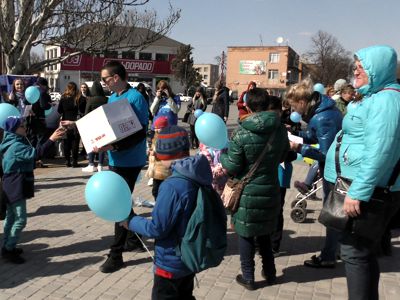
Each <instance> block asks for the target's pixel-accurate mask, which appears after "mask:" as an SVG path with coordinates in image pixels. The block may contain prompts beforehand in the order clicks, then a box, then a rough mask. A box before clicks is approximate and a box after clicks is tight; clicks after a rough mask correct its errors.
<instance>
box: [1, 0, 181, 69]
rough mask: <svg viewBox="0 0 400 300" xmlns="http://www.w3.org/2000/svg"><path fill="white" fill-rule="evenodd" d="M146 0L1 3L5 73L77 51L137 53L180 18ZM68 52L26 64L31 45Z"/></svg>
mask: <svg viewBox="0 0 400 300" xmlns="http://www.w3.org/2000/svg"><path fill="white" fill-rule="evenodd" d="M149 1H150V0H101V1H98V0H64V1H62V0H14V1H10V0H0V45H1V47H2V50H3V52H4V58H5V65H6V68H7V72H8V73H12V74H24V73H25V74H27V73H31V72H34V71H37V70H40V69H42V68H43V67H45V66H49V65H52V64H56V63H59V62H61V61H63V60H65V59H67V58H68V57H71V56H74V55H77V54H80V53H99V52H100V53H102V52H104V51H108V50H117V49H122V48H124V49H127V48H129V49H128V50H135V49H139V50H140V49H142V48H144V47H146V46H148V45H149V44H151V43H152V42H154V41H156V40H158V39H160V38H162V37H163V36H165V35H166V34H167V33H169V32H170V30H171V28H172V27H173V26H174V25H175V24H176V22H177V21H178V20H179V18H180V9H174V8H173V7H172V6H171V4H169V8H168V12H169V14H168V16H167V17H166V18H165V19H162V20H159V18H158V15H157V12H156V11H154V10H146V9H145V6H146V4H147V3H148V2H149ZM37 45H59V46H62V47H66V48H68V49H69V51H68V52H66V53H63V54H62V55H61V56H60V57H57V58H51V59H49V58H46V59H45V60H42V61H40V62H37V63H34V64H30V63H29V56H30V52H31V49H32V47H34V46H37Z"/></svg>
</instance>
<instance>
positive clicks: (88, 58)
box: [43, 37, 182, 92]
mask: <svg viewBox="0 0 400 300" xmlns="http://www.w3.org/2000/svg"><path fill="white" fill-rule="evenodd" d="M181 45H182V43H180V42H178V41H175V40H173V39H170V38H167V37H163V38H161V39H160V40H157V41H156V42H154V43H153V44H151V45H150V46H148V47H147V48H145V49H144V50H141V51H129V50H124V49H122V50H118V51H105V52H103V53H98V54H93V55H90V54H79V55H75V56H72V57H69V58H68V59H66V60H64V61H62V62H61V63H59V64H56V65H52V66H49V67H46V68H45V71H44V74H43V76H44V77H46V78H47V79H48V81H49V86H50V88H51V89H52V90H54V91H61V92H62V91H63V90H64V89H65V87H66V85H67V83H68V82H70V81H73V82H75V83H77V84H80V83H82V82H87V81H94V80H100V73H99V72H100V70H101V68H102V67H103V66H104V65H105V64H106V63H107V62H108V61H110V60H117V61H120V62H121V63H122V64H123V65H124V66H125V68H126V70H127V73H128V81H140V82H145V83H147V84H149V85H150V86H151V87H152V88H153V90H155V87H156V84H157V82H158V81H159V80H162V79H163V80H167V81H168V82H169V83H170V85H171V88H172V90H174V91H180V90H182V86H181V84H180V83H179V81H177V80H176V79H175V78H174V77H173V73H172V70H171V64H172V61H173V59H174V58H175V56H176V53H177V50H178V48H179V47H180V46H181ZM68 52H72V51H71V50H70V49H68V48H66V47H60V46H47V47H45V55H46V58H55V57H60V56H61V55H65V54H67V53H68Z"/></svg>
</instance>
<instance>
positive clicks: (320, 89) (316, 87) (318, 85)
mask: <svg viewBox="0 0 400 300" xmlns="http://www.w3.org/2000/svg"><path fill="white" fill-rule="evenodd" d="M314 91H316V92H318V93H320V94H322V95H323V94H325V87H324V85H323V84H322V83H316V84H314Z"/></svg>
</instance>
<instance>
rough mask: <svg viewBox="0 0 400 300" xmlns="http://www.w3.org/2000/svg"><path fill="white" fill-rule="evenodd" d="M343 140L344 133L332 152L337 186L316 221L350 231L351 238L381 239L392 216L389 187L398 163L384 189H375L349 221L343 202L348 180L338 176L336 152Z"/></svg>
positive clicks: (397, 172)
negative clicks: (357, 214) (333, 152)
mask: <svg viewBox="0 0 400 300" xmlns="http://www.w3.org/2000/svg"><path fill="white" fill-rule="evenodd" d="M342 137H343V132H342V133H341V134H340V135H339V136H338V138H337V144H336V149H335V168H336V173H337V179H336V183H335V186H334V189H333V190H332V191H331V192H330V193H329V195H328V199H327V200H326V201H325V203H324V205H323V207H322V210H321V213H320V216H319V218H318V221H319V222H320V223H322V224H323V225H325V226H326V227H330V228H332V229H336V230H340V231H343V230H349V231H350V232H351V233H352V234H354V235H357V236H360V237H362V238H365V239H368V240H371V241H375V240H376V239H378V238H380V237H381V236H382V234H383V232H384V231H385V228H386V225H387V223H388V222H389V221H390V220H388V216H390V215H391V209H392V207H393V203H392V202H393V200H392V197H391V193H390V187H391V186H392V185H393V184H394V183H395V181H396V178H397V176H398V174H399V171H400V160H399V161H398V162H397V163H396V166H395V167H394V169H393V172H392V174H391V176H390V179H389V182H388V185H387V187H385V188H380V187H378V188H375V190H374V193H373V194H372V196H371V198H370V199H369V201H368V202H365V201H361V203H360V210H361V214H360V215H359V216H357V217H355V218H350V217H348V216H347V214H346V213H345V212H344V211H343V204H344V199H345V197H346V195H347V191H348V190H349V188H350V185H351V180H350V179H348V178H344V177H342V176H341V175H340V174H341V170H340V163H339V149H340V145H341V142H342Z"/></svg>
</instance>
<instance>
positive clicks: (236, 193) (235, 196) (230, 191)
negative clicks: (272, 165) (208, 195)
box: [221, 131, 276, 214]
mask: <svg viewBox="0 0 400 300" xmlns="http://www.w3.org/2000/svg"><path fill="white" fill-rule="evenodd" d="M275 133H276V131H274V132H273V133H272V134H271V136H270V137H269V139H268V142H267V144H266V145H265V148H264V150H263V152H262V153H261V155H260V156H259V157H258V159H257V160H256V162H255V163H254V165H253V166H252V167H251V169H250V170H249V172H248V173H247V174H246V175H245V176H244V177H243V178H242V179H240V180H238V179H233V178H229V179H228V181H227V182H226V184H225V187H224V191H223V192H222V195H221V199H222V201H223V204H224V207H225V208H226V209H227V210H229V211H231V213H232V214H234V213H236V212H237V210H238V209H239V204H240V197H241V196H242V193H243V190H244V188H245V187H246V185H247V184H248V183H249V181H250V179H251V177H252V176H253V174H254V173H255V172H256V170H257V169H258V167H259V165H260V163H261V161H262V160H263V158H264V156H265V154H266V153H267V151H268V150H269V149H270V148H271V145H272V142H273V140H274V137H275Z"/></svg>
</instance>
